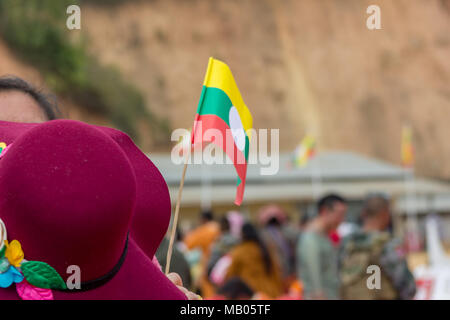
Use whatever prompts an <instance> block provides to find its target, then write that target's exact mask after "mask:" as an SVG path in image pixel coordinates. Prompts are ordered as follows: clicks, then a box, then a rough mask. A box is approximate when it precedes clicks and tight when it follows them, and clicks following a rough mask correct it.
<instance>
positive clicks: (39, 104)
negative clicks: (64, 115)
mask: <svg viewBox="0 0 450 320" xmlns="http://www.w3.org/2000/svg"><path fill="white" fill-rule="evenodd" d="M58 115H59V110H58V106H57V104H56V99H55V97H54V96H53V95H49V94H45V93H43V92H42V91H40V90H38V89H36V88H35V87H33V86H32V85H31V84H29V83H28V82H26V81H25V80H22V79H20V78H18V77H14V76H7V77H0V120H2V121H10V122H23V123H30V122H31V123H40V122H45V121H48V120H54V119H56V118H58Z"/></svg>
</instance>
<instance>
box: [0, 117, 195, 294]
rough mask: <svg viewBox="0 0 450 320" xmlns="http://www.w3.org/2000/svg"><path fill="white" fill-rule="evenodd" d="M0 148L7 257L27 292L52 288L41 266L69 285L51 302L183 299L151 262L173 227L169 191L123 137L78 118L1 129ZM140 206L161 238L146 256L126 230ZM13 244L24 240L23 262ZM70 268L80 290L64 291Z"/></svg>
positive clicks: (55, 290)
mask: <svg viewBox="0 0 450 320" xmlns="http://www.w3.org/2000/svg"><path fill="white" fill-rule="evenodd" d="M0 142H4V143H5V144H6V145H7V149H6V150H3V151H2V153H1V154H0V156H1V158H0V218H1V220H2V221H3V222H4V224H5V226H6V230H7V234H8V240H9V243H10V244H9V247H8V250H9V251H8V252H9V256H8V259H9V261H10V262H11V264H12V261H21V265H20V266H18V267H17V268H16V267H14V268H15V270H16V269H17V270H18V271H20V272H22V274H23V275H24V276H25V278H26V280H28V282H30V284H31V285H33V286H37V287H39V284H41V283H43V284H44V285H43V287H45V285H48V284H49V283H54V281H53V282H52V281H50V280H48V279H52V280H55V276H54V275H53V276H49V274H50V275H51V272H50V273H49V272H47V273H45V272H44V271H46V270H45V269H46V268H47V267H42V265H43V264H42V262H43V263H45V265H46V266H49V267H51V268H52V269H53V270H54V271H56V272H57V273H58V274H59V277H60V280H62V281H63V282H64V284H63V285H62V286H61V284H59V285H56V287H55V285H53V287H52V294H53V297H54V298H55V299H63V300H71V299H186V297H185V295H184V294H183V293H182V292H181V291H180V290H179V289H178V288H177V287H176V286H174V285H173V284H172V283H171V282H170V281H169V280H168V279H167V277H166V276H165V275H164V274H163V273H162V272H161V270H159V269H158V268H157V267H156V266H155V265H154V264H153V263H152V261H151V260H150V258H149V255H148V253H149V252H151V251H152V250H156V248H157V247H158V246H159V242H160V241H161V238H162V236H163V235H164V233H165V231H166V228H167V223H168V221H167V220H168V219H170V201H169V198H168V192H167V186H166V185H165V182H164V180H163V179H162V176H161V175H160V173H159V171H158V170H157V169H156V167H154V166H153V164H151V162H150V164H149V162H148V161H144V160H145V159H146V157H145V155H143V154H139V153H138V151H139V150H138V149H137V148H136V146H134V144H133V143H132V142H131V140H129V138H128V137H127V136H126V135H124V134H122V133H120V132H118V131H116V130H112V129H107V128H99V127H95V126H91V125H87V124H84V123H82V122H79V121H72V120H54V121H49V122H46V123H43V124H19V123H10V122H4V121H1V122H0ZM130 154H131V156H130ZM141 155H142V157H141ZM135 158H140V161H139V160H136V159H135ZM131 159H133V160H131ZM133 161H135V163H134V165H133ZM139 173H142V174H143V175H144V178H145V179H144V182H142V181H143V180H140V178H139V176H138V174H139ZM141 179H142V177H141ZM139 180H140V181H141V183H139ZM145 182H146V183H149V185H147V186H148V187H149V188H150V189H151V188H152V185H153V184H156V187H155V189H152V190H148V193H147V194H148V199H146V200H147V202H152V203H153V205H150V204H139V201H142V198H143V196H139V192H138V190H139V188H142V187H143V185H145ZM150 183H151V184H152V185H150ZM159 193H161V194H159ZM140 197H141V200H140ZM155 204H156V205H155ZM158 206H159V207H158ZM142 208H144V209H145V210H147V209H152V210H153V211H150V213H148V212H147V213H148V214H147V215H148V216H147V217H146V218H145V219H147V220H148V221H150V220H152V219H153V220H154V222H155V224H154V225H153V227H152V228H151V230H147V234H148V233H151V232H155V233H156V235H153V236H151V235H150V236H149V237H147V240H148V246H147V251H148V252H144V251H143V250H142V249H141V248H140V246H138V245H137V244H136V241H135V239H134V237H133V236H132V235H131V233H132V232H131V231H130V230H132V217H133V214H134V217H133V219H134V218H135V216H136V212H137V211H138V210H142ZM166 221H167V222H166ZM12 240H17V241H19V242H20V244H21V246H22V249H23V252H24V258H22V257H19V258H18V257H17V255H15V256H12V257H11V252H14V250H12V249H11V248H12V247H13V243H12V242H11V241H12ZM15 247H16V248H17V243H16V244H15ZM0 253H1V250H0ZM146 253H147V254H146ZM0 257H1V256H0ZM17 259H18V260H17ZM74 266H75V267H76V268H78V270H79V271H80V273H79V274H80V276H81V279H80V280H81V290H78V289H76V288H75V289H73V290H70V289H67V288H66V287H65V283H67V280H68V279H69V280H70V277H71V276H72V275H73V270H74V269H73V267H74ZM3 267H4V265H3ZM10 268H12V266H11V267H10ZM71 268H72V269H71ZM43 270H44V271H43ZM0 271H2V270H0ZM3 271H4V270H3ZM47 271H48V270H47ZM36 274H37V275H39V276H42V275H44V280H48V281H47V282H46V281H43V280H42V277H41V278H39V277H36V276H35V275H36ZM1 276H2V274H1V273H0V277H1ZM45 277H48V279H46V278H45ZM56 278H58V276H56ZM0 280H1V279H0ZM55 281H56V280H55ZM0 283H2V281H0ZM21 283H22V284H23V283H24V282H21ZM56 283H58V281H56ZM3 284H4V281H3ZM36 284H37V285H36ZM33 286H31V288H34V287H33ZM25 296H26V294H25ZM5 299H20V298H19V295H18V293H17V289H16V286H15V285H14V284H13V285H11V286H9V287H8V288H0V300H5Z"/></svg>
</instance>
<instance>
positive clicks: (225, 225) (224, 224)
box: [220, 216, 230, 232]
mask: <svg viewBox="0 0 450 320" xmlns="http://www.w3.org/2000/svg"><path fill="white" fill-rule="evenodd" d="M220 230H221V231H222V232H227V231H230V221H228V218H227V217H225V216H224V217H222V218H220Z"/></svg>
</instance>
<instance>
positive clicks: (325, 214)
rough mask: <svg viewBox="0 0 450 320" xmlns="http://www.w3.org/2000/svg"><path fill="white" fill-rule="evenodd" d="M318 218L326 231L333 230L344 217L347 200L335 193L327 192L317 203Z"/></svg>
mask: <svg viewBox="0 0 450 320" xmlns="http://www.w3.org/2000/svg"><path fill="white" fill-rule="evenodd" d="M317 209H318V212H319V218H320V219H322V220H323V222H324V227H325V229H327V231H331V230H335V229H336V228H337V227H338V226H339V225H340V224H341V222H342V221H343V220H344V218H345V214H346V212H347V202H346V201H345V199H344V198H342V197H341V196H339V195H337V194H328V195H326V196H324V197H322V198H321V199H320V200H319V202H318V203H317Z"/></svg>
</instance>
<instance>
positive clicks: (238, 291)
mask: <svg viewBox="0 0 450 320" xmlns="http://www.w3.org/2000/svg"><path fill="white" fill-rule="evenodd" d="M217 293H218V294H220V295H223V296H225V297H226V298H227V299H231V300H236V299H239V298H247V297H252V296H253V293H254V292H253V290H252V289H251V288H250V287H249V286H248V285H247V284H246V283H245V282H244V281H242V279H241V278H239V277H233V278H230V280H228V281H227V282H225V284H224V285H223V286H222V287H220V288H219V290H217Z"/></svg>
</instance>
